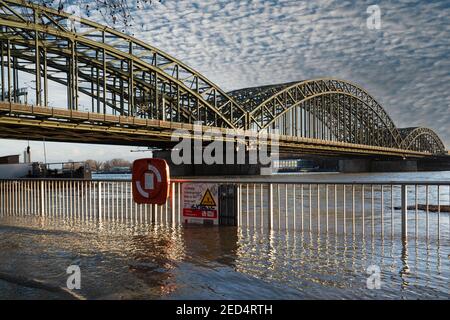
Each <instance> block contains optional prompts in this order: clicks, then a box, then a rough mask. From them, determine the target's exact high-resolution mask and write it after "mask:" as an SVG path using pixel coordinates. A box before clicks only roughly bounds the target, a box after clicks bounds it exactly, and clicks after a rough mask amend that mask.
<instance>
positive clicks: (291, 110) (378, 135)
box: [231, 79, 401, 148]
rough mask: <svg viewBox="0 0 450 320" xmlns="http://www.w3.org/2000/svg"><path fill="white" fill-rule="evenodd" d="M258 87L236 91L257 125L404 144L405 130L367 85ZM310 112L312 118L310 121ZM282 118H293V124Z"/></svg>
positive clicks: (361, 141) (337, 82) (311, 83)
mask: <svg viewBox="0 0 450 320" xmlns="http://www.w3.org/2000/svg"><path fill="white" fill-rule="evenodd" d="M255 91H257V90H256V89H251V88H249V89H244V90H242V91H234V92H232V93H231V95H232V96H234V97H236V98H237V99H238V101H239V100H240V101H242V103H243V107H244V108H245V109H246V110H250V111H249V117H248V118H249V123H250V124H249V125H250V127H253V128H254V129H256V130H270V128H271V127H272V128H273V127H278V129H280V131H281V132H282V133H283V132H284V133H289V134H293V135H297V136H303V137H308V138H320V139H323V138H324V137H325V136H328V138H330V139H334V140H337V141H344V142H351V143H359V144H370V145H375V146H382V147H392V148H398V147H400V144H401V137H400V134H399V132H398V130H397V128H396V126H395V124H394V122H393V121H392V119H391V118H390V117H389V115H388V114H387V113H386V111H385V110H384V109H383V108H382V107H381V105H380V104H379V103H378V102H377V101H376V100H375V99H374V98H373V97H372V96H371V95H369V94H368V93H367V92H366V91H365V90H363V89H362V88H360V87H358V86H356V85H354V84H352V83H350V82H347V81H343V80H337V79H317V80H308V81H301V82H297V83H289V84H285V85H278V86H267V87H263V88H262V89H261V90H260V91H259V92H255ZM248 92H252V93H251V94H248ZM324 100H325V101H327V102H326V103H324V102H323V101H324ZM330 102H331V103H330ZM299 114H300V116H299ZM301 115H303V119H302V118H301ZM305 117H306V121H307V122H310V123H305ZM309 117H313V119H312V120H311V119H309ZM286 118H289V120H288V121H286ZM280 122H281V124H280ZM283 122H289V123H290V125H291V127H290V128H289V130H287V128H286V127H285V126H283V124H282V123H283ZM311 123H312V124H311ZM292 126H294V128H293V127H292ZM337 128H338V129H339V130H340V132H338V131H336V130H337ZM341 129H342V130H341ZM317 130H320V131H322V132H319V131H317ZM361 131H363V133H362V134H361ZM333 132H334V133H333ZM331 135H334V137H331Z"/></svg>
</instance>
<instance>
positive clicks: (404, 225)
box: [401, 184, 408, 240]
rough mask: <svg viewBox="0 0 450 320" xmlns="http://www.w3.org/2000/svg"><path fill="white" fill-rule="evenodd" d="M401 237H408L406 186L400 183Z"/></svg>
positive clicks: (404, 238)
mask: <svg viewBox="0 0 450 320" xmlns="http://www.w3.org/2000/svg"><path fill="white" fill-rule="evenodd" d="M401 197H402V199H401V200H402V239H403V240H406V239H407V237H408V188H407V186H406V185H404V184H403V185H402V191H401Z"/></svg>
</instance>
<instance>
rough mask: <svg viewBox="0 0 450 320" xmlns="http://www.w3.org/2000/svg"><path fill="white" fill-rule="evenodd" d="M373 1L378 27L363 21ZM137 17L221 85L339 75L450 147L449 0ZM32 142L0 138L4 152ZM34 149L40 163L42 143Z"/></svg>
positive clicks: (211, 9)
mask: <svg viewBox="0 0 450 320" xmlns="http://www.w3.org/2000/svg"><path fill="white" fill-rule="evenodd" d="M84 2H87V1H86V0H85V1H84ZM130 2H132V1H131V0H130ZM373 4H377V5H378V6H379V8H380V10H381V28H380V29H379V30H373V29H369V28H368V27H367V18H368V17H369V14H368V13H367V8H368V6H369V5H373ZM132 14H133V17H134V27H133V28H131V29H128V33H131V34H134V35H135V36H136V37H138V38H140V39H142V40H145V41H147V42H148V43H150V44H151V45H153V46H155V47H158V48H160V49H162V50H163V51H166V52H167V53H169V54H171V55H173V56H175V57H176V58H178V59H180V60H182V61H183V62H185V63H186V64H188V65H190V66H192V67H194V68H195V69H197V70H198V71H199V72H201V73H203V74H204V75H205V76H207V77H208V78H209V79H210V80H212V81H213V82H215V83H216V84H218V85H219V86H221V87H222V88H224V89H225V90H232V89H238V88H242V87H249V86H258V85H265V84H273V83H282V82H289V81H296V80H304V79H312V78H320V77H335V78H341V79H345V80H349V81H352V82H355V83H357V84H359V85H360V86H362V87H363V88H365V89H366V90H367V91H368V92H369V93H370V94H372V95H373V96H374V97H375V98H376V99H377V100H378V101H379V102H380V103H381V104H382V105H383V106H384V108H385V109H386V110H387V111H388V113H389V114H390V115H391V117H392V118H393V120H394V122H395V123H396V124H397V126H398V127H409V126H425V127H430V128H432V129H433V130H435V131H436V132H437V133H438V134H439V135H440V136H441V138H442V139H443V140H444V143H445V144H446V146H447V147H449V146H450V126H449V122H450V1H398V0H397V1H343V0H339V1H325V0H322V1H299V0H280V1H264V0H253V1H234V0H233V1H232V0H229V1H224V0H222V1H213V0H201V1H199V0H182V1H172V0H162V1H161V2H157V1H156V2H155V1H153V3H152V4H151V5H150V6H146V7H145V8H144V9H141V10H136V11H133V13H132ZM94 18H95V19H101V17H94ZM26 144H27V142H26V141H19V142H18V141H5V140H4V141H2V142H1V145H0V154H8V153H18V152H20V151H22V149H23V148H25V146H26ZM31 146H32V148H33V149H34V160H42V159H43V158H42V154H43V152H42V150H43V146H42V142H41V143H36V142H35V143H32V144H31ZM130 149H131V148H130V147H103V146H101V147H99V146H88V145H72V144H54V143H47V159H48V160H49V161H64V160H68V159H72V160H83V159H86V158H93V157H95V158H98V159H101V160H105V159H108V158H111V157H123V158H128V159H131V158H134V157H140V156H142V154H136V153H130Z"/></svg>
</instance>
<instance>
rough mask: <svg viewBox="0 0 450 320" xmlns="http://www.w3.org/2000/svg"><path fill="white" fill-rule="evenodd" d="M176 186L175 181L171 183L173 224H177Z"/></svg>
mask: <svg viewBox="0 0 450 320" xmlns="http://www.w3.org/2000/svg"><path fill="white" fill-rule="evenodd" d="M175 187H176V184H175V183H174V182H172V183H171V186H170V193H171V195H170V211H171V214H172V221H171V222H172V226H175V224H176V218H175Z"/></svg>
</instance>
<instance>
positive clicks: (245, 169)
mask: <svg viewBox="0 0 450 320" xmlns="http://www.w3.org/2000/svg"><path fill="white" fill-rule="evenodd" d="M171 152H172V151H171V150H159V151H153V157H154V158H160V159H164V160H166V161H167V163H168V165H169V168H170V175H171V176H175V177H183V176H254V175H260V174H261V173H262V171H261V169H263V168H264V167H263V166H262V165H261V164H259V163H258V164H249V159H248V157H249V155H248V153H246V155H245V164H211V165H206V164H204V163H202V164H194V163H193V162H194V161H191V164H179V165H176V164H174V163H173V161H172V157H171ZM197 152H202V151H197Z"/></svg>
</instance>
